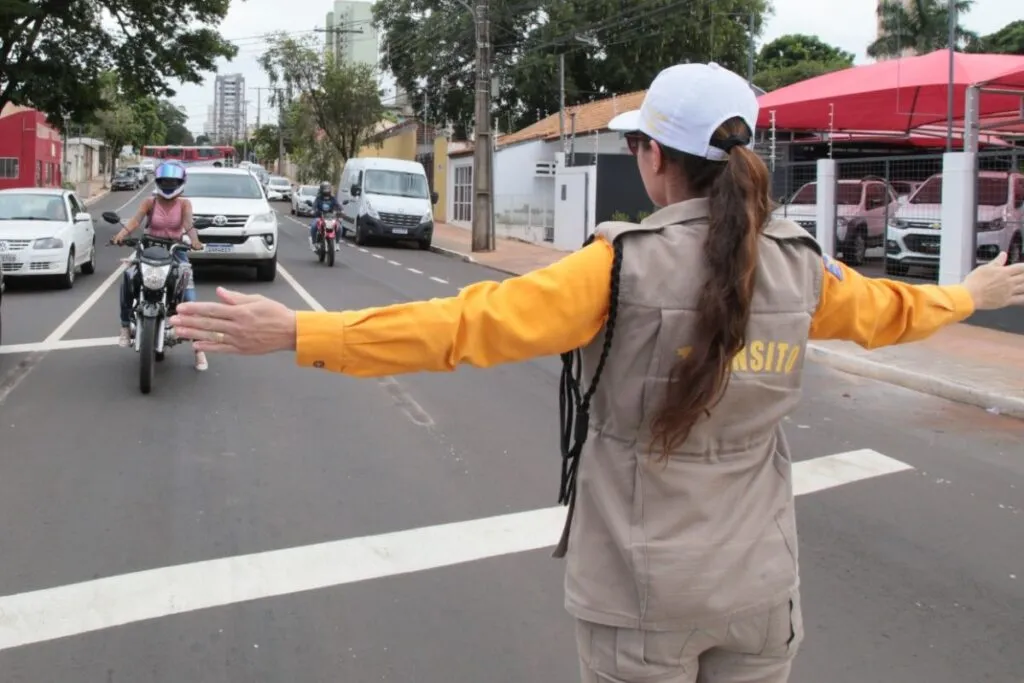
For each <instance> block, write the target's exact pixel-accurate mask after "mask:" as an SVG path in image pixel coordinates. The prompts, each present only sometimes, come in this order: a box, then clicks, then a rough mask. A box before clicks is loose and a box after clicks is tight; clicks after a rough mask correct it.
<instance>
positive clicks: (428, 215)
mask: <svg viewBox="0 0 1024 683" xmlns="http://www.w3.org/2000/svg"><path fill="white" fill-rule="evenodd" d="M433 220H434V212H433V211H427V212H426V213H425V214H423V217H422V218H420V223H430V222H431V221H433Z"/></svg>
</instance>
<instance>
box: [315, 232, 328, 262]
mask: <svg viewBox="0 0 1024 683" xmlns="http://www.w3.org/2000/svg"><path fill="white" fill-rule="evenodd" d="M326 255H327V252H325V251H324V238H323V237H321V238H320V240H319V241H318V242H317V243H316V258H317V260H318V261H320V263H323V262H324V256H326Z"/></svg>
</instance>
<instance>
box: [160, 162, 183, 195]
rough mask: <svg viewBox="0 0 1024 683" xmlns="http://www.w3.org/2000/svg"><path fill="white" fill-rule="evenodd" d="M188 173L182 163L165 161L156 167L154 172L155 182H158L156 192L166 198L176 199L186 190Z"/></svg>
mask: <svg viewBox="0 0 1024 683" xmlns="http://www.w3.org/2000/svg"><path fill="white" fill-rule="evenodd" d="M187 176H188V173H187V172H186V171H185V167H184V166H182V165H181V164H176V163H173V162H170V161H167V162H164V163H162V164H160V165H159V166H157V167H156V171H155V172H154V174H153V182H154V183H155V184H156V192H157V194H158V195H160V196H161V197H163V198H164V199H174V198H175V197H177V196H178V195H180V194H181V193H182V192H184V191H185V179H186V177H187Z"/></svg>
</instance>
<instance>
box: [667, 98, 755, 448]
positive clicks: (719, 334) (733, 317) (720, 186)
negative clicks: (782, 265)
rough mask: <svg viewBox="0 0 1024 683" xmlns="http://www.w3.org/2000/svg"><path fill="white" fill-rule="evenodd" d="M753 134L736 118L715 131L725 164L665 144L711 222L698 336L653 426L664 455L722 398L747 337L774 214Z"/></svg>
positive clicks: (677, 370)
mask: <svg viewBox="0 0 1024 683" xmlns="http://www.w3.org/2000/svg"><path fill="white" fill-rule="evenodd" d="M750 138H751V131H750V129H749V128H748V127H747V125H746V124H745V123H744V122H743V120H742V119H739V118H735V119H730V120H729V121H727V122H726V123H724V124H723V125H722V126H721V127H719V129H718V130H717V131H715V134H714V136H712V144H713V145H714V146H719V145H722V146H723V147H724V148H726V149H728V152H729V158H728V161H726V162H725V163H723V162H721V161H709V160H707V159H703V158H700V157H696V156H692V155H688V154H682V153H679V152H674V151H673V150H664V151H666V152H668V156H669V158H670V159H672V160H674V161H675V162H676V163H678V164H679V165H680V166H681V167H682V172H683V174H684V175H685V176H686V180H687V182H688V183H689V186H690V189H691V191H692V192H693V193H694V194H695V195H698V196H705V195H706V196H707V197H708V200H709V207H708V210H709V218H710V227H709V229H708V237H707V242H706V243H705V245H704V258H705V261H706V263H707V268H708V273H709V275H708V279H707V281H706V282H705V283H704V288H703V290H702V291H701V294H700V304H699V306H700V310H699V312H698V315H697V322H696V327H695V329H694V341H693V343H692V344H691V350H690V353H689V354H688V355H687V356H686V357H685V358H682V359H680V360H679V361H678V362H677V363H676V365H675V367H673V368H672V372H671V375H670V377H669V383H668V389H667V391H666V394H665V402H664V404H663V405H662V408H661V410H660V411H659V414H658V415H657V416H656V417H655V419H654V421H653V423H652V425H651V431H652V435H653V436H654V440H655V443H656V444H658V445H659V446H660V448H661V452H662V459H667V458H668V454H669V452H670V451H672V450H673V449H674V448H675V447H677V446H678V445H679V444H681V443H682V442H684V441H685V440H686V438H687V436H689V434H690V431H691V430H692V429H693V426H694V425H695V424H696V423H697V421H698V420H699V419H700V417H701V415H702V414H703V415H707V414H710V410H711V408H713V407H714V406H715V405H716V404H717V403H718V401H720V400H721V398H722V394H723V393H724V392H725V389H726V387H727V386H728V384H729V376H730V371H731V364H732V359H733V356H735V355H736V353H737V352H738V351H740V349H742V348H743V346H744V345H745V344H746V330H747V322H748V321H749V319H750V306H751V300H752V298H753V296H754V278H755V275H756V268H757V247H758V238H759V236H760V234H761V231H762V230H763V229H764V226H765V224H766V223H767V221H768V218H769V216H770V215H771V205H770V202H769V198H768V169H767V168H766V167H765V165H764V162H763V161H762V160H761V158H760V157H759V156H757V154H755V153H754V152H753V151H751V150H750V149H748V148H747V147H746V146H745V143H748V142H749V141H750ZM726 141H729V142H733V143H737V142H742V143H744V144H732V145H724V143H725V142H726ZM663 149H664V148H663Z"/></svg>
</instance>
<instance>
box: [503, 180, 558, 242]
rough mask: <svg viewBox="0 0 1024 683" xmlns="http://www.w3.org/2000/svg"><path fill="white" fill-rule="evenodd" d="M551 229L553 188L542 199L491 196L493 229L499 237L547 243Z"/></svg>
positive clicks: (553, 219) (552, 223)
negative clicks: (492, 200) (492, 202)
mask: <svg viewBox="0 0 1024 683" xmlns="http://www.w3.org/2000/svg"><path fill="white" fill-rule="evenodd" d="M554 225H555V198H554V188H552V190H551V192H549V193H547V194H545V195H542V196H535V195H512V194H498V195H495V196H494V229H495V233H496V234H497V235H498V236H499V237H513V238H516V239H520V240H527V241H529V242H537V243H540V242H546V241H547V242H549V241H551V239H552V238H553V236H552V234H551V233H552V231H553V229H554Z"/></svg>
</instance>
